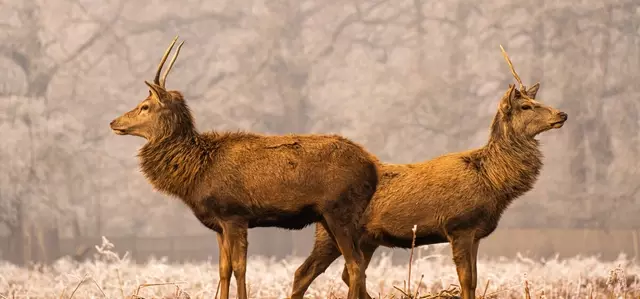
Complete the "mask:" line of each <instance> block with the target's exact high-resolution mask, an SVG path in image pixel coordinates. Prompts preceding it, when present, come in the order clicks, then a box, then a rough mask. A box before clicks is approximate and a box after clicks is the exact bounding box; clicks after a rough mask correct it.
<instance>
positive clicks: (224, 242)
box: [216, 231, 232, 299]
mask: <svg viewBox="0 0 640 299" xmlns="http://www.w3.org/2000/svg"><path fill="white" fill-rule="evenodd" d="M218 248H219V252H220V257H219V261H218V264H219V266H218V271H219V275H220V299H229V285H230V284H231V249H232V247H231V243H230V242H229V238H228V237H227V236H225V234H224V231H223V232H222V233H218ZM216 291H217V290H216Z"/></svg>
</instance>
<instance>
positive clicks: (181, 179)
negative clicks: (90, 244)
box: [110, 37, 567, 299]
mask: <svg viewBox="0 0 640 299" xmlns="http://www.w3.org/2000/svg"><path fill="white" fill-rule="evenodd" d="M176 40H177V37H176V38H175V39H174V40H173V42H172V43H171V45H170V46H169V48H168V49H167V50H166V52H165V53H164V55H163V57H162V60H161V62H160V64H159V66H158V69H157V72H156V75H155V78H154V81H153V82H148V81H145V83H146V84H147V86H148V87H149V96H148V97H147V98H146V99H145V100H143V101H142V102H141V103H139V104H138V105H137V106H136V107H135V108H134V109H133V110H131V111H129V112H127V113H125V114H124V115H122V116H120V117H118V118H116V119H115V120H113V121H112V122H111V124H110V125H111V129H112V130H113V131H114V132H115V133H116V134H118V135H134V136H139V137H143V138H145V139H146V144H145V145H144V146H143V147H142V148H141V149H140V151H139V154H138V157H139V158H140V167H141V169H142V172H143V174H144V175H145V177H146V178H147V179H148V180H149V181H150V182H151V184H152V185H153V186H154V187H155V188H156V189H157V190H160V191H162V192H164V193H167V194H170V195H173V196H176V197H178V198H180V199H181V200H182V201H183V202H184V203H185V204H186V205H187V206H189V207H190V208H191V210H192V211H193V213H194V215H195V216H196V217H197V218H198V220H200V222H201V223H202V224H204V225H205V226H206V227H208V228H210V229H212V230H214V231H215V232H216V233H217V236H218V244H219V247H220V257H219V258H220V261H219V264H220V266H219V275H220V294H221V298H222V299H228V298H229V286H230V280H231V274H232V273H233V275H234V277H235V279H236V283H237V288H238V289H237V296H238V298H239V299H246V298H247V290H246V281H245V273H246V266H247V263H246V260H247V245H248V242H247V230H248V229H249V228H253V227H280V228H285V229H302V228H303V227H305V226H307V225H310V224H312V223H316V235H315V244H314V246H313V250H312V252H311V254H310V255H309V257H308V258H307V259H306V260H305V261H304V263H303V264H302V265H301V266H300V267H299V268H298V269H297V270H296V273H295V278H294V282H293V290H292V294H291V297H290V298H291V299H302V298H303V295H304V293H305V291H306V290H307V288H308V287H309V285H310V284H311V283H312V281H313V280H314V279H315V278H316V277H317V276H318V275H320V274H321V273H323V272H324V271H325V270H326V269H327V267H328V266H329V265H330V264H331V263H332V262H333V261H334V260H335V259H337V258H338V257H339V256H340V255H342V256H343V257H344V259H345V268H344V271H343V274H342V279H343V280H344V282H345V283H346V284H347V285H348V287H349V292H348V297H347V298H348V299H356V298H361V299H364V298H367V299H369V298H371V297H370V296H369V294H368V293H367V289H366V279H365V278H366V276H365V271H366V268H367V266H368V264H369V261H370V260H371V257H372V255H373V253H374V252H375V250H376V249H377V248H378V247H379V246H387V247H401V248H410V247H411V246H412V240H413V239H414V232H413V231H412V229H411V228H412V227H414V225H415V245H416V246H420V245H426V244H435V243H444V242H449V243H450V244H451V247H452V252H453V260H454V262H455V266H456V270H457V273H458V278H459V281H460V286H461V291H462V298H463V299H472V298H475V289H476V282H477V271H476V258H477V254H478V244H479V242H480V240H481V239H483V238H484V237H486V236H488V235H489V234H491V233H492V232H493V231H494V230H495V229H496V227H497V225H498V221H499V220H500V217H501V215H502V212H503V211H504V210H505V209H506V208H507V207H508V206H509V204H510V203H511V202H512V201H513V200H514V199H515V198H517V197H519V196H520V195H522V194H523V193H525V192H527V191H529V190H530V189H531V188H532V187H533V184H534V183H535V181H536V179H537V177H538V174H539V172H540V169H541V167H542V161H541V159H542V153H541V152H540V149H539V145H538V141H537V140H536V136H537V135H538V134H540V133H542V132H544V131H547V130H551V129H557V128H560V127H562V125H563V124H564V122H565V121H566V120H567V114H566V113H564V112H560V111H558V110H557V109H555V108H552V107H549V106H546V105H544V104H542V103H541V102H539V101H537V100H536V95H537V93H538V89H539V87H540V85H539V84H538V83H536V84H535V85H533V86H531V87H529V88H527V87H525V86H523V85H522V82H521V80H520V78H519V77H518V75H517V73H516V72H515V71H514V69H513V66H512V64H511V61H510V60H509V57H508V56H507V54H506V52H504V49H502V53H503V55H504V57H505V59H506V60H507V62H508V63H509V67H510V69H511V72H512V74H513V76H514V77H515V79H516V80H517V82H518V83H519V85H520V86H519V88H516V86H515V84H510V85H509V88H508V89H507V91H506V92H505V93H504V95H503V96H502V98H501V99H500V103H499V105H498V111H497V113H496V115H495V117H494V118H493V121H492V123H491V127H490V128H491V129H490V135H489V141H488V142H487V144H486V145H485V146H483V147H481V148H478V149H474V150H469V151H464V152H458V153H451V154H446V155H442V156H439V157H436V158H434V159H432V160H428V161H425V162H419V163H414V164H402V165H400V164H386V163H382V162H380V161H378V159H377V158H376V157H375V156H374V155H373V154H371V153H369V152H368V151H367V150H366V149H364V148H363V147H362V146H360V145H358V144H356V143H354V142H353V141H351V140H349V139H347V138H345V137H341V136H338V135H320V134H309V135H281V136H266V135H260V134H255V133H247V132H224V133H223V132H216V131H211V132H199V131H198V130H197V129H196V127H195V124H194V119H193V116H192V114H191V111H190V110H189V107H188V105H187V103H186V101H185V99H184V97H183V95H182V94H181V93H180V92H179V91H175V90H168V89H167V88H166V87H165V81H166V78H167V75H168V73H169V72H170V71H171V68H172V66H173V64H174V62H175V60H176V58H177V56H178V54H179V52H180V49H181V47H182V45H183V43H184V42H183V43H180V45H179V46H178V48H177V50H176V53H175V54H174V56H173V58H172V60H171V62H170V63H169V66H168V68H167V70H166V71H165V73H164V74H163V76H162V78H160V72H161V70H162V68H163V65H164V64H165V62H166V60H167V57H168V56H169V53H170V52H171V50H172V49H173V46H174V45H175V42H176Z"/></svg>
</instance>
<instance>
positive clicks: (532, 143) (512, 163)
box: [480, 113, 542, 209]
mask: <svg viewBox="0 0 640 299" xmlns="http://www.w3.org/2000/svg"><path fill="white" fill-rule="evenodd" d="M508 117H509V116H507V115H502V114H501V113H498V114H497V115H496V116H495V118H494V120H493V123H492V125H491V135H490V137H489V142H488V143H487V145H486V146H485V147H484V148H482V149H481V150H480V155H481V159H482V161H483V163H482V164H483V171H484V177H485V179H486V181H487V183H488V185H489V186H490V188H491V189H493V190H494V191H497V194H498V195H499V196H498V197H499V198H500V202H499V203H498V205H499V206H500V207H501V208H502V209H505V208H506V207H507V206H508V205H509V204H510V203H511V202H512V201H513V200H514V199H515V198H517V197H519V196H520V195H522V194H523V193H525V192H527V191H529V190H531V188H533V185H534V183H535V182H536V180H537V178H538V174H539V173H540V169H541V168H542V153H541V152H540V149H539V144H538V141H537V140H536V139H535V138H534V137H530V136H523V135H522V134H516V133H515V132H513V130H512V128H511V127H510V126H509V125H508V124H509V122H508Z"/></svg>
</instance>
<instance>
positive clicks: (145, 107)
mask: <svg viewBox="0 0 640 299" xmlns="http://www.w3.org/2000/svg"><path fill="white" fill-rule="evenodd" d="M140 110H142V111H146V110H149V105H142V107H140Z"/></svg>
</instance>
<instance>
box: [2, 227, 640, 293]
mask: <svg viewBox="0 0 640 299" xmlns="http://www.w3.org/2000/svg"><path fill="white" fill-rule="evenodd" d="M112 248H113V247H112V245H111V244H110V243H108V241H107V240H106V239H105V243H104V244H102V246H99V247H98V252H99V254H98V255H96V257H95V259H94V260H92V261H89V262H83V263H77V262H73V261H71V260H69V259H62V260H59V261H57V262H56V263H55V264H53V265H51V266H38V267H29V268H21V267H16V266H14V265H10V264H6V263H5V264H2V263H0V298H59V299H63V298H117V299H134V298H180V299H186V298H193V299H195V298H213V297H214V295H215V293H216V289H217V287H218V280H217V278H218V270H217V267H216V265H215V263H214V262H202V263H185V264H171V263H168V262H166V261H165V260H162V259H160V260H150V261H148V262H147V263H144V264H135V263H132V262H130V260H129V259H128V258H127V257H126V256H125V257H120V256H118V255H116V254H114V253H113V252H112V251H111V249H112ZM438 249H439V250H440V252H441V253H442V254H432V255H429V256H422V257H415V256H414V258H413V262H412V263H411V265H412V267H411V268H412V270H411V271H412V272H413V273H414V274H413V277H412V278H410V280H411V281H412V284H411V286H410V287H409V286H408V285H406V281H407V272H408V267H407V265H402V266H399V265H391V262H390V260H391V259H390V257H389V256H382V257H380V258H378V259H376V260H374V261H373V262H372V264H371V266H370V267H369V270H368V271H367V282H368V286H369V290H370V293H371V294H372V295H376V296H380V297H381V298H397V299H399V298H403V297H404V298H407V297H409V298H449V297H455V296H456V295H458V291H459V288H458V286H457V284H458V280H457V277H456V274H455V268H454V265H453V262H452V261H451V260H450V257H449V256H447V255H446V254H445V253H446V251H447V250H448V247H447V246H438ZM301 263H302V258H290V259H287V260H282V261H275V260H271V259H266V258H262V257H252V258H250V260H249V265H248V273H247V279H248V282H249V285H248V288H249V294H250V298H261V299H262V298H265V299H266V298H269V299H271V298H277V299H281V298H286V297H287V295H288V293H289V292H290V290H291V283H292V279H293V274H294V271H295V269H296V267H297V266H298V265H300V264H301ZM342 265H343V262H342V260H339V261H338V262H336V263H334V264H333V265H332V266H331V267H330V268H329V269H328V270H327V271H326V272H325V273H324V274H323V275H321V276H320V277H318V279H317V280H316V281H315V282H314V283H313V285H312V286H311V288H310V289H309V291H308V292H307V297H308V298H318V299H325V298H344V297H345V295H346V287H345V286H344V284H343V283H342V281H341V279H340V274H341V271H342ZM478 273H479V277H480V279H479V281H478V290H477V293H478V294H479V296H482V297H486V298H638V296H640V281H639V278H638V274H640V265H638V263H636V262H634V261H631V260H628V259H626V258H625V257H624V256H621V257H620V258H619V259H618V260H616V261H613V262H603V261H600V260H598V259H597V258H595V257H575V258H571V259H565V260H558V259H551V260H546V261H534V260H530V259H527V258H524V257H521V256H518V257H516V258H514V259H504V258H502V259H492V260H487V259H482V260H480V261H479V264H478ZM232 289H235V284H234V283H233V282H232ZM409 290H411V291H410V292H409ZM403 292H404V293H406V294H405V295H403ZM408 294H411V295H410V296H409V295H408ZM232 296H233V293H232Z"/></svg>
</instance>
